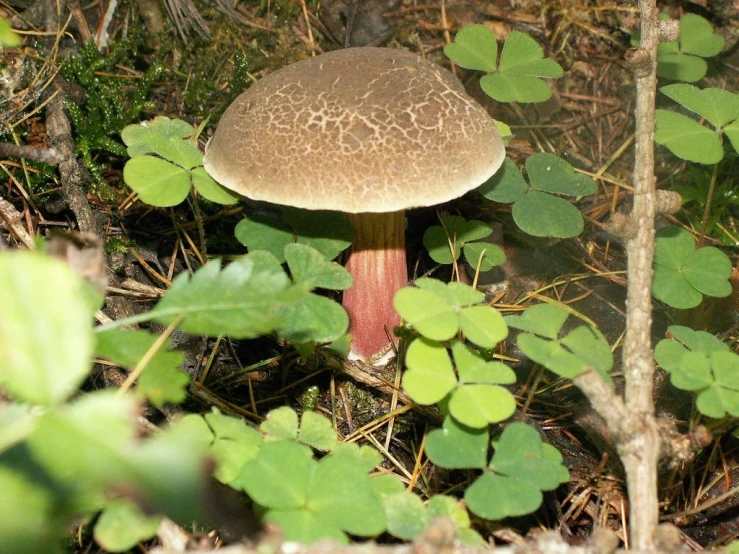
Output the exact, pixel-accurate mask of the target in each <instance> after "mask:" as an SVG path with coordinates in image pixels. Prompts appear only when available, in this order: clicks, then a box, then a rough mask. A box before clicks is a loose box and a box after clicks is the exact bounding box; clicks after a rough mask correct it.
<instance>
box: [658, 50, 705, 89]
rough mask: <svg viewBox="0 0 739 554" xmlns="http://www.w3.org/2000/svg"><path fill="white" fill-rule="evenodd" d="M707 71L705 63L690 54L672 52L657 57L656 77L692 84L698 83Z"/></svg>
mask: <svg viewBox="0 0 739 554" xmlns="http://www.w3.org/2000/svg"><path fill="white" fill-rule="evenodd" d="M674 44H677V43H674ZM660 46H662V45H660ZM707 71H708V64H707V63H706V61H705V60H703V59H701V58H697V57H695V56H691V55H690V54H683V53H681V52H674V53H669V54H659V55H658V56H657V75H658V76H660V77H664V78H666V79H672V80H673V81H685V82H688V83H694V82H695V81H700V80H701V79H702V78H703V77H704V76H705V74H706V72H707Z"/></svg>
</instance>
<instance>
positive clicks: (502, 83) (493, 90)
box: [480, 72, 552, 103]
mask: <svg viewBox="0 0 739 554" xmlns="http://www.w3.org/2000/svg"><path fill="white" fill-rule="evenodd" d="M480 88H481V89H482V90H483V91H484V92H485V94H487V95H488V96H490V97H491V98H494V99H495V100H497V101H498V102H505V103H510V102H521V103H533V102H546V101H547V100H549V99H550V98H551V97H552V89H551V87H550V86H549V85H548V84H547V83H545V82H544V81H542V80H541V79H539V78H538V77H531V76H529V75H515V74H510V73H502V72H497V73H490V74H488V75H483V76H482V77H481V78H480Z"/></svg>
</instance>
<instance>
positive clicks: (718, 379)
mask: <svg viewBox="0 0 739 554" xmlns="http://www.w3.org/2000/svg"><path fill="white" fill-rule="evenodd" d="M667 332H668V333H669V335H670V337H671V338H667V339H663V340H661V341H659V343H657V346H656V347H655V349H654V359H655V360H656V361H657V363H658V364H659V365H661V366H662V367H663V368H664V369H665V371H667V372H668V373H669V374H670V381H671V382H672V384H673V385H674V386H675V387H677V388H678V389H681V390H687V391H694V392H695V393H696V394H697V397H696V400H695V406H696V407H697V408H698V411H700V412H701V413H702V414H703V415H705V416H708V417H712V418H722V417H725V416H726V415H727V414H728V415H731V416H733V417H737V416H739V356H737V355H736V354H735V353H734V352H732V351H731V350H730V349H729V347H728V346H727V345H726V344H724V343H723V342H721V341H720V340H718V339H717V338H716V337H714V336H713V335H711V334H710V333H706V332H705V331H694V330H693V329H690V328H688V327H683V326H680V325H673V326H671V327H669V328H668V329H667Z"/></svg>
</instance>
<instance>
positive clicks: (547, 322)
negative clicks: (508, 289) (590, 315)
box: [504, 304, 569, 339]
mask: <svg viewBox="0 0 739 554" xmlns="http://www.w3.org/2000/svg"><path fill="white" fill-rule="evenodd" d="M568 317H569V314H568V313H567V312H566V311H565V310H563V309H562V308H560V307H559V306H555V305H554V304H535V305H534V306H530V307H528V308H526V310H525V311H524V312H523V313H522V314H521V315H517V316H514V315H508V316H505V318H504V319H505V322H506V323H507V324H508V325H509V326H511V327H513V328H515V329H520V330H521V331H526V332H528V333H534V334H536V335H541V336H542V337H546V338H549V339H556V338H557V337H558V336H559V332H560V331H561V330H562V326H563V325H564V324H565V321H566V320H567V318H568Z"/></svg>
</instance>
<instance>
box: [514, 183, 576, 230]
mask: <svg viewBox="0 0 739 554" xmlns="http://www.w3.org/2000/svg"><path fill="white" fill-rule="evenodd" d="M512 213H513V219H514V221H515V222H516V225H518V226H519V227H520V228H521V230H522V231H525V232H526V233H528V234H530V235H533V236H535V237H556V238H571V237H576V236H577V235H579V234H580V233H582V230H583V227H584V225H583V220H582V215H581V214H580V211H579V210H578V209H577V208H576V207H575V206H573V205H572V204H570V203H569V202H567V200H564V199H563V198H558V197H556V196H552V195H551V194H547V193H545V192H540V191H536V190H532V191H529V192H528V193H526V194H525V195H524V196H523V198H521V199H520V200H519V201H518V202H516V203H515V204H514V205H513V211H512Z"/></svg>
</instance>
